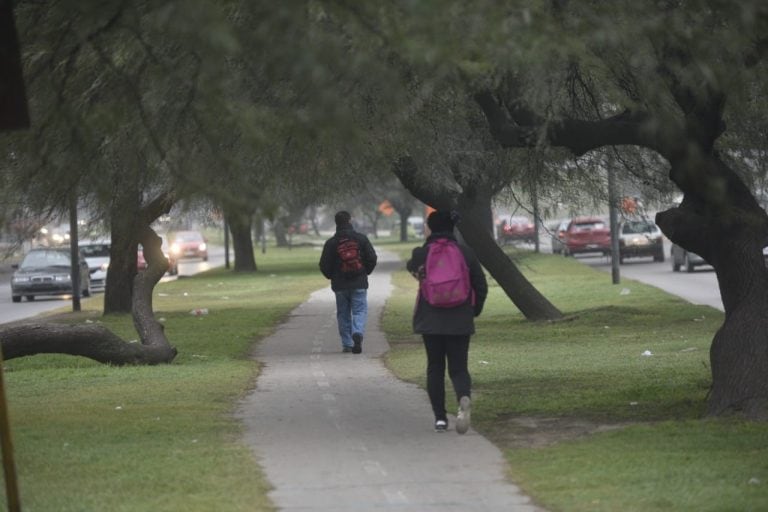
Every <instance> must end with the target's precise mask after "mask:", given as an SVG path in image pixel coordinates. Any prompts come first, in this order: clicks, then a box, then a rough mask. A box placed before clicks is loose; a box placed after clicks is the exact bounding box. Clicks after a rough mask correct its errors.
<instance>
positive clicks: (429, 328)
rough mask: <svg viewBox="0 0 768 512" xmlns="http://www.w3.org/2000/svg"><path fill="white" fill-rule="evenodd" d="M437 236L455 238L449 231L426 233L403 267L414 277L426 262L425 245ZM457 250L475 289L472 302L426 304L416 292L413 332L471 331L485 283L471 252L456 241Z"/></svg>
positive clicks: (484, 290)
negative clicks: (424, 238) (423, 241)
mask: <svg viewBox="0 0 768 512" xmlns="http://www.w3.org/2000/svg"><path fill="white" fill-rule="evenodd" d="M438 238H448V239H450V240H454V241H455V240H456V238H455V237H454V236H453V233H449V232H438V233H433V234H432V235H430V236H429V238H427V241H426V243H425V244H424V245H423V246H421V247H416V248H415V249H414V250H413V253H412V255H411V259H410V260H408V263H407V264H406V267H407V268H408V271H409V272H411V273H412V274H413V275H414V276H416V277H417V278H419V276H420V275H421V274H422V272H423V267H424V265H425V263H426V261H427V252H428V251H429V244H430V243H432V242H433V241H434V240H436V239H438ZM459 249H461V252H462V254H463V255H464V259H465V260H466V262H467V267H469V281H470V284H471V286H472V290H473V291H474V292H475V293H474V304H473V303H472V300H471V299H470V300H467V302H466V303H464V304H462V305H460V306H456V307H455V308H438V307H435V306H432V305H430V304H429V303H428V302H427V301H426V300H425V299H424V297H422V296H421V293H420V292H419V294H418V297H417V298H416V309H415V310H414V312H413V331H414V332H415V333H416V334H447V335H455V336H464V335H468V334H474V333H475V317H476V316H478V315H480V313H481V312H482V311H483V306H484V305H485V298H486V297H487V296H488V282H487V281H486V279H485V272H483V267H482V266H481V265H480V262H479V261H478V259H477V256H475V252H474V251H473V250H472V249H470V248H469V247H467V246H466V245H462V244H459Z"/></svg>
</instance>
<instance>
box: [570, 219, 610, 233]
mask: <svg viewBox="0 0 768 512" xmlns="http://www.w3.org/2000/svg"><path fill="white" fill-rule="evenodd" d="M604 227H605V222H602V221H594V222H579V223H575V224H574V225H573V229H574V230H575V231H586V230H588V229H602V228H604Z"/></svg>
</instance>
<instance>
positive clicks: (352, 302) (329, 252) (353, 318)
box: [320, 211, 377, 354]
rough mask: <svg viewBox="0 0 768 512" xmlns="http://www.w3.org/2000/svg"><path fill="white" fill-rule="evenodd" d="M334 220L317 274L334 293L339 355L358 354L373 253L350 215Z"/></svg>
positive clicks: (366, 312) (365, 316)
mask: <svg viewBox="0 0 768 512" xmlns="http://www.w3.org/2000/svg"><path fill="white" fill-rule="evenodd" d="M334 220H335V221H336V234H334V235H333V236H332V237H331V238H329V239H328V240H326V242H325V245H324V246H323V253H322V255H321V256H320V271H321V272H322V273H323V275H324V276H325V277H326V278H327V279H330V280H331V289H332V290H333V292H334V293H335V294H336V320H337V321H338V324H339V335H340V336H341V345H342V352H345V353H346V352H351V353H353V354H359V353H361V352H362V350H363V349H362V343H363V337H364V336H365V322H366V320H367V319H368V275H369V274H370V273H371V272H373V269H374V268H375V267H376V258H377V257H376V251H375V250H374V249H373V245H371V242H370V241H369V240H368V237H367V236H365V235H364V234H362V233H358V232H357V231H355V230H354V228H353V227H352V216H351V215H350V214H349V212H346V211H340V212H338V213H336V216H335V217H334Z"/></svg>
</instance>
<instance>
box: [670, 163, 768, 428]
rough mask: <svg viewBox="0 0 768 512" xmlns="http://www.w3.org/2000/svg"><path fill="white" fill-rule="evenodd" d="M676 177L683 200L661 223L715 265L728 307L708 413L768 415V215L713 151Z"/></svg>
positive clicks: (714, 355)
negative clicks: (767, 255)
mask: <svg viewBox="0 0 768 512" xmlns="http://www.w3.org/2000/svg"><path fill="white" fill-rule="evenodd" d="M702 174H705V175H707V179H703V180H702V179H701V178H702ZM671 177H672V179H673V180H674V181H675V182H676V183H678V184H679V185H680V187H681V188H682V189H683V190H684V191H685V196H684V200H683V202H682V204H681V205H680V206H679V207H676V208H672V209H670V210H667V211H665V212H661V213H659V214H657V216H656V222H657V224H658V225H659V226H660V227H661V229H662V231H663V232H664V233H665V234H666V235H667V236H668V237H669V238H670V239H671V240H672V241H673V242H675V243H677V244H678V245H680V246H681V247H683V248H685V249H686V250H689V251H692V252H695V253H697V254H699V255H700V256H702V257H703V258H704V259H705V260H706V261H707V262H708V263H710V264H711V265H712V266H713V267H714V268H715V272H716V274H717V280H718V284H719V286H720V295H721V297H722V300H723V306H724V309H725V320H724V322H723V325H722V326H721V327H720V329H719V330H718V331H717V333H716V334H715V337H714V339H713V341H712V346H711V348H710V363H711V368H712V389H711V392H710V395H709V400H708V403H707V412H708V414H710V415H721V414H724V413H727V412H740V413H742V414H744V415H746V416H747V417H750V418H753V419H762V420H768V269H766V264H765V261H764V258H763V254H762V248H763V246H765V245H766V243H768V216H766V214H765V211H764V210H763V209H762V208H760V206H759V205H758V204H757V202H756V201H755V200H754V197H753V196H752V194H751V193H750V192H749V190H748V189H747V188H746V187H745V186H744V184H743V183H742V182H741V181H740V179H739V178H738V177H737V176H736V174H735V173H734V172H733V171H732V170H731V169H730V168H728V167H727V166H726V165H725V164H724V163H723V162H722V161H720V159H719V158H717V156H716V155H710V156H709V157H705V158H697V157H693V158H691V157H689V158H687V159H686V160H683V161H680V162H675V163H673V166H672V171H671Z"/></svg>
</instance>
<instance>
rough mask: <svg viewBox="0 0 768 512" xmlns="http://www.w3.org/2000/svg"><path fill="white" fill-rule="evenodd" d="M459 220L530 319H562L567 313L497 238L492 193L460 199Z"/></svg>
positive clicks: (469, 242)
mask: <svg viewBox="0 0 768 512" xmlns="http://www.w3.org/2000/svg"><path fill="white" fill-rule="evenodd" d="M459 211H460V213H461V222H459V224H458V228H459V231H460V232H461V236H462V237H463V238H464V241H465V242H466V243H467V245H469V246H470V247H472V249H473V250H474V251H475V254H477V258H478V259H479V260H480V263H481V264H482V265H483V267H485V268H486V269H487V270H488V272H489V273H490V274H491V276H493V278H494V279H495V280H496V282H497V283H498V284H499V286H501V288H502V289H503V290H504V293H506V294H507V297H509V298H510V300H511V301H512V302H513V303H514V304H515V306H517V308H518V309H519V310H520V312H521V313H522V314H523V315H524V316H525V318H527V319H528V320H534V321H536V320H558V319H560V318H562V317H563V314H562V313H561V312H560V310H559V309H557V308H556V307H555V306H554V305H553V304H552V303H551V302H550V301H549V300H547V298H546V297H544V296H543V295H542V294H541V293H540V292H539V291H538V290H537V289H536V288H535V287H534V286H533V285H532V284H531V283H530V281H528V280H527V279H526V278H525V276H524V275H523V273H522V272H520V269H518V268H517V266H516V265H515V264H514V263H513V262H512V261H511V260H510V259H509V257H508V256H507V255H506V253H504V251H503V250H502V249H501V247H499V246H498V244H497V243H496V241H495V240H494V239H493V233H492V227H491V228H489V219H491V220H490V224H491V225H492V224H493V221H492V218H493V216H492V213H491V200H490V197H489V198H486V199H485V200H483V201H477V199H476V200H475V201H473V202H471V203H470V202H469V201H467V200H466V199H463V200H461V201H460V203H459Z"/></svg>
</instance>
